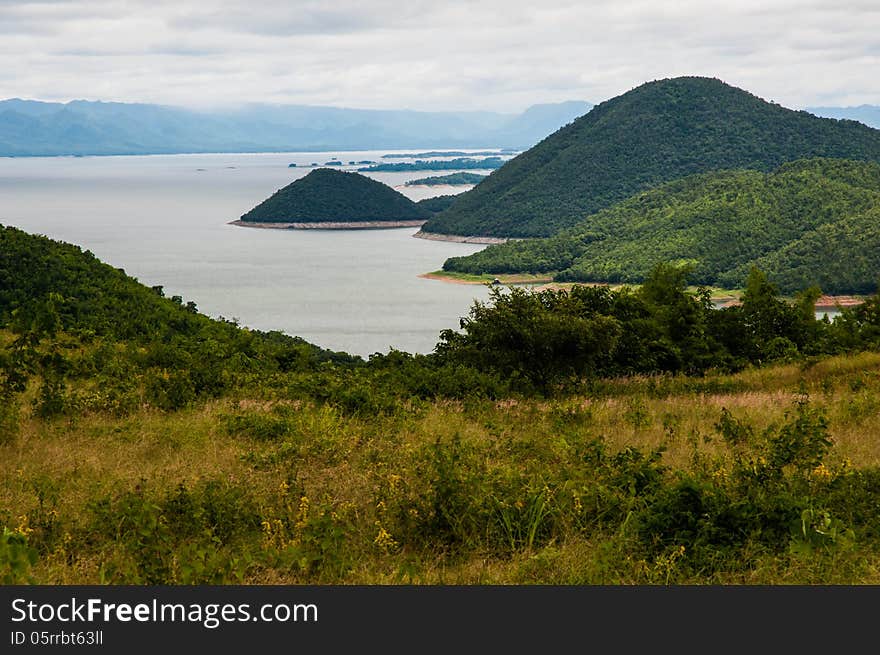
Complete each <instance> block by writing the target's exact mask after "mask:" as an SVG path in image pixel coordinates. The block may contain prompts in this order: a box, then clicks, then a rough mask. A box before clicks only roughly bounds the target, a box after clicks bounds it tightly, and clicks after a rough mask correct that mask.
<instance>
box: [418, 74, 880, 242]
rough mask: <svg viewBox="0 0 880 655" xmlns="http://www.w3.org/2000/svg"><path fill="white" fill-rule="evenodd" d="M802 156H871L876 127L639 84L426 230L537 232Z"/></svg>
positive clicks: (877, 155)
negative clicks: (719, 174) (645, 196)
mask: <svg viewBox="0 0 880 655" xmlns="http://www.w3.org/2000/svg"><path fill="white" fill-rule="evenodd" d="M805 157H836V158H846V159H857V160H871V161H880V131H877V130H874V129H871V128H869V127H867V126H865V125H862V124H861V123H857V122H855V121H838V120H834V119H827V118H818V117H816V116H814V115H812V114H809V113H807V112H805V111H793V110H790V109H786V108H784V107H781V106H780V105H777V104H775V103H770V102H766V101H764V100H762V99H760V98H758V97H756V96H754V95H752V94H750V93H748V92H746V91H743V90H741V89H738V88H735V87H732V86H729V85H727V84H724V83H723V82H721V81H720V80H717V79H709V78H701V77H679V78H673V79H665V80H657V81H653V82H648V83H646V84H643V85H641V86H639V87H637V88H635V89H633V90H631V91H629V92H627V93H624V94H623V95H620V96H618V97H616V98H612V99H610V100H607V101H605V102H603V103H601V104H598V105H596V106H595V107H593V109H592V110H591V111H590V112H588V113H587V114H586V115H584V116H582V117H580V118H578V119H576V120H575V121H574V122H572V123H571V124H569V125H567V126H565V127H563V128H561V129H560V130H558V131H557V132H555V133H554V134H551V135H550V136H548V137H547V138H546V139H544V140H543V141H541V142H540V143H539V144H537V145H536V146H534V147H532V148H531V149H529V150H527V151H526V152H524V153H522V154H520V155H518V156H516V157H514V158H513V159H511V160H510V161H508V162H507V163H506V164H505V165H504V166H503V167H502V168H501V169H500V170H499V171H497V172H495V173H493V174H492V175H490V176H489V177H488V178H486V180H484V181H483V182H482V183H480V185H479V186H478V187H475V188H474V189H472V190H471V191H467V192H466V193H465V194H463V195H462V198H461V200H460V201H458V202H456V204H455V206H454V207H451V208H450V209H449V210H447V211H445V212H442V213H441V214H438V215H437V216H435V217H433V218H432V219H430V220H429V221H428V222H427V224H426V225H425V227H424V229H425V231H426V232H436V233H439V234H460V235H465V236H472V235H479V236H495V237H546V236H550V235H552V234H554V233H556V232H558V231H560V230H562V229H565V228H568V227H571V226H574V225H576V224H578V223H580V222H581V221H582V220H583V217H584V216H587V215H590V214H593V213H595V212H597V211H599V210H602V209H605V208H607V207H610V206H612V205H613V204H615V203H617V202H620V201H622V200H624V199H626V198H629V197H630V196H633V195H635V194H638V193H641V192H643V191H645V190H647V189H650V188H653V187H656V186H658V185H660V184H662V183H664V182H669V181H672V180H675V179H679V178H682V177H685V176H688V175H693V174H695V173H704V172H709V171H716V170H722V169H753V170H757V171H770V170H772V169H774V168H776V167H778V166H780V165H781V164H783V163H785V162H787V161H793V160H796V159H801V158H805Z"/></svg>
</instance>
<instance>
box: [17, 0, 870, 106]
mask: <svg viewBox="0 0 880 655" xmlns="http://www.w3.org/2000/svg"><path fill="white" fill-rule="evenodd" d="M878 35H880V0H852V1H847V0H838V1H832V0H819V1H813V0H728V1H727V2H715V1H707V0H703V1H698V0H615V1H611V2H596V1H593V0H579V1H578V0H573V1H568V0H541V1H540V2H535V1H534V0H528V1H526V2H521V1H519V0H502V1H498V0H396V1H391V0H361V1H360V2H358V1H353V0H284V1H276V0H248V1H243V0H198V1H197V2H196V1H187V0H83V1H79V0H41V1H30V0H24V1H18V0H0V98H13V97H18V98H30V99H37V100H47V101H68V100H72V99H87V100H104V101H122V102H149V103H159V104H168V105H180V106H188V107H196V108H212V107H228V106H234V105H238V104H241V103H243V102H260V103H273V104H274V103H277V104H307V105H331V106H340V107H359V108H370V109H392V108H393V109H415V110H432V111H450V110H458V111H462V110H492V111H504V112H516V111H521V110H523V109H525V108H526V107H528V106H529V105H532V104H537V103H545V102H561V101H565V100H585V101H588V102H592V103H598V102H601V101H603V100H607V99H609V98H612V97H614V96H617V95H620V94H621V93H624V92H626V91H628V90H630V89H632V88H634V87H636V86H638V85H640V84H642V83H644V82H648V81H651V80H656V79H661V78H667V77H676V76H679V75H703V76H709V77H717V78H720V79H721V80H723V81H725V82H727V83H729V84H732V85H734V86H737V87H740V88H743V89H746V90H748V91H750V92H752V93H754V94H756V95H758V96H760V97H762V98H764V99H766V100H771V101H774V102H778V103H779V104H781V105H784V106H786V107H790V108H793V109H800V108H803V107H807V106H854V105H860V104H878V105H880V75H878V72H880V36H878Z"/></svg>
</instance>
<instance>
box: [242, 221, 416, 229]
mask: <svg viewBox="0 0 880 655" xmlns="http://www.w3.org/2000/svg"><path fill="white" fill-rule="evenodd" d="M229 224H230V225H240V226H242V227H256V228H261V229H269V230H381V229H388V228H393V227H421V226H422V225H424V224H425V220H424V219H420V220H416V221H348V222H343V221H339V222H324V223H255V222H251V221H242V220H238V221H229Z"/></svg>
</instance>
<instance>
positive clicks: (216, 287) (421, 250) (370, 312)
mask: <svg viewBox="0 0 880 655" xmlns="http://www.w3.org/2000/svg"><path fill="white" fill-rule="evenodd" d="M386 152H391V151H390V150H389V151H375V152H339V151H335V152H307V153H271V154H208V155H202V154H199V155H151V156H142V157H50V158H14V159H10V158H0V223H2V224H4V225H11V226H15V227H18V228H21V229H23V230H25V231H27V232H30V233H35V234H44V235H46V236H48V237H51V238H53V239H59V240H62V241H67V242H69V243H73V244H76V245H78V246H81V247H82V248H83V249H87V250H91V251H92V252H93V253H94V254H95V255H96V256H97V257H99V258H100V259H101V260H103V261H105V262H107V263H108V264H111V265H113V266H116V267H118V268H122V269H124V270H125V272H126V273H128V274H129V275H131V276H133V277H135V278H137V279H138V280H139V281H140V282H142V283H143V284H146V285H148V286H153V285H162V286H163V287H164V288H165V294H166V295H167V296H172V295H179V296H182V297H183V300H184V302H186V301H190V300H191V301H194V302H195V303H196V304H197V305H198V308H199V310H200V311H201V312H203V313H205V314H208V315H209V316H213V317H224V318H227V319H235V320H237V321H239V323H240V324H241V325H243V326H247V327H251V328H255V329H259V330H281V331H282V332H285V333H287V334H291V335H296V336H300V337H302V338H304V339H306V340H307V341H310V342H312V343H315V344H317V345H319V346H322V347H324V348H329V349H332V350H343V351H346V352H350V353H354V354H358V355H363V356H368V355H370V354H372V353H376V352H382V353H384V352H388V350H389V349H391V348H396V349H399V350H405V351H408V352H413V353H416V352H418V353H427V352H430V351H431V350H433V348H434V346H435V344H436V343H437V340H438V335H439V333H440V331H441V330H443V329H445V328H456V329H457V328H458V321H459V318H460V317H462V316H464V315H466V314H467V312H468V309H469V308H470V306H471V304H472V303H473V301H474V300H475V299H485V298H487V297H488V289H487V288H486V287H484V286H481V285H462V284H450V283H446V282H440V281H436V280H426V279H423V278H420V277H418V276H419V274H421V273H426V272H429V271H434V270H437V269H439V268H440V267H441V266H442V265H443V262H444V260H445V259H446V258H447V257H453V256H458V255H467V254H470V253H473V252H476V251H478V250H480V249H482V248H484V247H485V246H482V245H475V244H462V243H449V242H442V241H428V240H425V239H416V238H413V236H412V235H413V234H414V233H415V232H416V231H417V229H416V228H406V229H392V230H261V229H254V228H244V227H237V226H233V225H229V224H228V223H229V221H232V220H235V219H238V218H239V217H240V216H241V215H242V214H244V213H245V212H246V211H248V210H249V209H251V208H252V207H254V206H255V205H257V204H258V203H260V202H262V201H263V200H264V199H265V198H267V197H268V196H269V195H271V194H272V193H274V192H275V191H276V190H278V189H280V188H281V187H283V186H285V185H287V184H289V183H290V182H291V181H293V180H294V179H297V178H299V177H302V176H304V175H306V174H307V173H308V172H309V171H310V170H312V169H311V168H303V166H308V165H309V164H310V163H312V162H315V163H318V164H324V163H325V162H327V161H330V160H331V159H332V158H337V159H338V160H340V161H343V162H345V164H346V165H345V166H343V167H341V168H342V169H343V170H353V169H354V168H356V166H349V165H347V164H348V162H349V161H362V160H375V161H381V155H382V154H385V153H386ZM394 152H407V151H405V150H404V151H401V150H399V149H396V150H394ZM393 161H395V162H398V161H407V160H405V159H403V160H401V159H395V160H393ZM290 163H296V164H297V167H296V168H288V164H290ZM450 172H453V171H436V172H425V171H414V172H407V173H369V176H370V177H372V178H374V179H376V180H379V181H381V182H384V183H386V184H389V185H390V186H393V187H395V188H397V189H398V190H399V191H400V192H401V193H403V194H404V195H407V196H408V197H410V198H412V199H413V200H420V199H422V198H426V197H431V196H434V195H441V194H447V193H458V192H461V191H463V190H466V189H468V188H470V187H454V188H453V187H431V188H428V187H404V186H403V184H404V183H405V182H406V181H407V180H410V179H415V178H418V177H427V176H428V175H435V174H436V175H443V174H447V173H450ZM485 172H488V171H485Z"/></svg>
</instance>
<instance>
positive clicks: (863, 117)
mask: <svg viewBox="0 0 880 655" xmlns="http://www.w3.org/2000/svg"><path fill="white" fill-rule="evenodd" d="M806 111H808V112H810V113H811V114H815V115H816V116H821V117H822V118H846V119H849V120H852V121H859V122H860V123H864V124H865V125H867V126H868V127H876V128H877V129H880V107H878V106H877V105H859V106H858V107H807V109H806Z"/></svg>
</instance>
